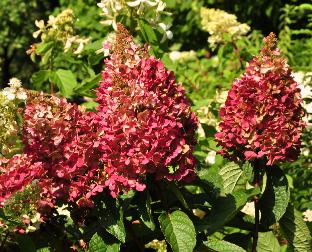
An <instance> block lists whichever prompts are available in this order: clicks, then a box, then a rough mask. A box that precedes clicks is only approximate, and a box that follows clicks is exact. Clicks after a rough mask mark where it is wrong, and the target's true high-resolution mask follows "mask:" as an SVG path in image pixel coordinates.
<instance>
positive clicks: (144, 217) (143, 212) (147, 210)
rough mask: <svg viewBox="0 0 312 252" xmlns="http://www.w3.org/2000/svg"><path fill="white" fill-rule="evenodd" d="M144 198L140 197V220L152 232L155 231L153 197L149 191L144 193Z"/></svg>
mask: <svg viewBox="0 0 312 252" xmlns="http://www.w3.org/2000/svg"><path fill="white" fill-rule="evenodd" d="M142 194H143V195H144V196H143V195H142V197H140V202H139V204H138V207H139V212H140V219H141V221H142V222H143V223H144V224H145V226H147V227H148V228H149V229H151V230H152V231H154V230H155V223H154V220H153V216H152V209H151V202H152V199H151V196H150V194H149V192H148V191H146V192H143V193H142Z"/></svg>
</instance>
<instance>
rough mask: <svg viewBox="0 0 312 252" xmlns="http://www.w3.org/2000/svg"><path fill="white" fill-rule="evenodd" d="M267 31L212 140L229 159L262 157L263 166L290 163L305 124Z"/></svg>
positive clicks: (288, 74) (297, 96) (295, 90)
mask: <svg viewBox="0 0 312 252" xmlns="http://www.w3.org/2000/svg"><path fill="white" fill-rule="evenodd" d="M276 46H277V39H276V36H275V35H274V34H273V33H270V35H269V36H267V37H266V38H265V39H264V46H263V48H262V50H261V51H260V55H259V56H257V57H254V58H253V59H252V60H251V61H250V62H249V64H248V66H247V69H246V72H245V73H244V74H243V75H242V76H241V77H240V79H237V80H235V81H234V83H233V86H232V88H231V90H230V91H229V94H228V97H227V100H226V102H225V105H224V106H223V107H222V108H221V110H220V117H221V122H220V125H219V127H220V132H218V133H217V134H216V140H217V142H218V144H219V145H220V146H222V150H221V151H220V154H222V155H224V156H225V157H228V158H230V159H232V160H236V161H238V160H251V159H265V160H266V164H267V165H273V164H275V163H276V162H278V161H294V160H295V159H297V157H298V155H299V152H300V136H301V133H302V130H303V128H304V127H305V123H304V122H303V120H302V116H303V114H304V111H303V109H302V107H301V97H300V89H299V88H298V84H297V83H296V82H295V81H294V79H293V77H292V76H291V69H290V67H289V66H288V65H287V63H286V59H285V58H283V57H282V56H281V54H280V50H279V49H278V48H277V47H276Z"/></svg>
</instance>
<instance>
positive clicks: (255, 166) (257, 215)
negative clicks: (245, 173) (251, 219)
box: [252, 161, 261, 252]
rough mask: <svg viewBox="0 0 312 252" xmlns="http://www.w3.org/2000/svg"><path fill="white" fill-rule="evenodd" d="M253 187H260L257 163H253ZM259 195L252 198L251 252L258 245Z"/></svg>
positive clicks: (253, 251) (255, 250) (254, 251)
mask: <svg viewBox="0 0 312 252" xmlns="http://www.w3.org/2000/svg"><path fill="white" fill-rule="evenodd" d="M254 172H255V177H254V187H255V188H257V187H260V183H261V176H260V167H259V162H258V161H255V163H254ZM259 199H260V197H259V195H256V196H255V197H254V204H255V230H254V234H253V242H252V252H257V244H258V236H259V235H258V234H259V223H260V214H259V213H260V209H259Z"/></svg>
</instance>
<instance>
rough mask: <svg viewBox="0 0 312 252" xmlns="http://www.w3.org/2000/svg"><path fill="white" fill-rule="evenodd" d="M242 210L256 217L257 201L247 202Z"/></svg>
mask: <svg viewBox="0 0 312 252" xmlns="http://www.w3.org/2000/svg"><path fill="white" fill-rule="evenodd" d="M241 212H243V213H244V214H247V215H250V216H253V217H255V212H256V210H255V203H254V202H247V203H246V205H245V206H244V207H243V208H242V210H241Z"/></svg>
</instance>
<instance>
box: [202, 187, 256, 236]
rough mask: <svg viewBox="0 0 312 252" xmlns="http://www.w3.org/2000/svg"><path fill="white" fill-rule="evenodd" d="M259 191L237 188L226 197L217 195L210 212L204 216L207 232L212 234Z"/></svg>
mask: <svg viewBox="0 0 312 252" xmlns="http://www.w3.org/2000/svg"><path fill="white" fill-rule="evenodd" d="M259 192H260V189H259V188H257V189H252V190H248V191H242V190H239V191H235V192H233V193H232V194H228V195H227V196H226V197H219V198H218V200H217V201H216V203H215V205H214V206H213V208H212V210H211V213H210V214H209V215H208V216H207V217H205V220H207V229H208V233H209V234H212V233H214V232H215V231H217V230H218V229H220V228H221V227H222V226H223V225H224V224H225V223H227V222H228V221H229V220H231V219H232V218H233V217H234V216H235V214H236V213H237V212H238V211H239V210H240V209H241V208H242V207H243V206H244V205H245V204H246V202H247V201H248V200H249V199H250V198H251V197H253V196H255V195H257V194H259Z"/></svg>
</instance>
